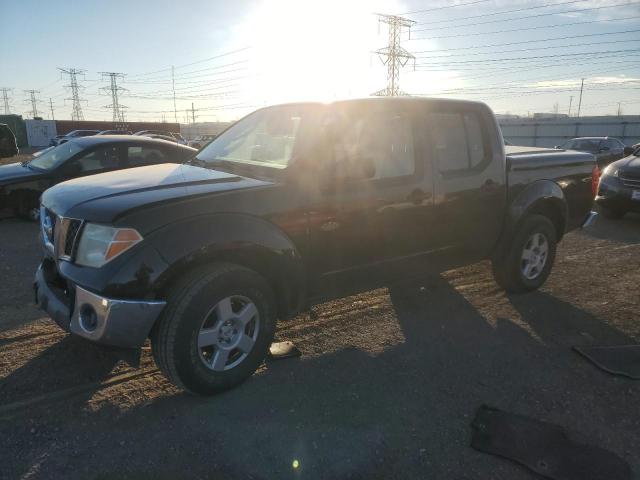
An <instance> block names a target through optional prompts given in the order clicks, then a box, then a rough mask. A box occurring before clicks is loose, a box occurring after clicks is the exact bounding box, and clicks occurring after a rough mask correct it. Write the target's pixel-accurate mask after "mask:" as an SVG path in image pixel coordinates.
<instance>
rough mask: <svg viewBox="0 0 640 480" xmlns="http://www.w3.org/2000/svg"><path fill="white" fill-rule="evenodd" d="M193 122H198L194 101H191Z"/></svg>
mask: <svg viewBox="0 0 640 480" xmlns="http://www.w3.org/2000/svg"><path fill="white" fill-rule="evenodd" d="M191 123H193V124H194V125H195V123H196V110H195V108H194V107H193V102H191Z"/></svg>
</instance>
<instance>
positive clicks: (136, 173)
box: [42, 163, 269, 222]
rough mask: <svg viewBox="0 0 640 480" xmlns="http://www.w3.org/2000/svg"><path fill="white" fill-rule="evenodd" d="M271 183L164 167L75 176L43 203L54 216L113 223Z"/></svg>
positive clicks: (197, 169)
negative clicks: (152, 208)
mask: <svg viewBox="0 0 640 480" xmlns="http://www.w3.org/2000/svg"><path fill="white" fill-rule="evenodd" d="M263 185H269V183H268V182H264V181H261V180H256V179H252V178H247V177H242V176H239V175H236V174H233V173H226V172H221V171H219V170H210V169H207V168H202V167H196V166H192V165H183V164H175V163H165V164H161V165H152V166H148V167H138V168H129V169H126V170H118V171H115V172H109V173H102V174H98V175H91V176H88V177H83V178H76V179H74V180H69V181H67V182H63V183H59V184H58V185H56V186H54V187H52V188H50V189H48V190H47V191H45V192H44V194H43V195H42V203H43V205H44V206H45V207H47V208H49V209H51V210H53V211H54V212H55V213H57V214H58V215H62V216H66V217H72V218H79V219H84V220H92V221H95V222H112V221H113V220H114V219H115V218H117V217H120V216H122V215H124V214H125V213H126V212H130V211H132V210H134V209H138V208H141V207H144V206H149V205H153V204H159V203H165V202H174V201H180V200H183V199H187V198H190V197H196V196H207V195H212V194H218V193H222V192H227V191H230V190H238V189H243V188H252V187H258V186H263Z"/></svg>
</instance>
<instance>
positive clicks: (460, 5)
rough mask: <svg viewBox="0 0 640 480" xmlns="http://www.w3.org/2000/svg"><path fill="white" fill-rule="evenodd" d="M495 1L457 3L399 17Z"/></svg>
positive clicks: (476, 0) (480, 0)
mask: <svg viewBox="0 0 640 480" xmlns="http://www.w3.org/2000/svg"><path fill="white" fill-rule="evenodd" d="M493 1H494V0H475V1H473V2H467V3H457V4H455V5H445V6H443V7H433V8H425V9H424V10H413V11H412V12H404V13H399V14H398V15H414V14H416V13H422V12H435V11H436V10H445V9H448V8H455V7H466V6H468V5H476V4H478V3H487V2H493Z"/></svg>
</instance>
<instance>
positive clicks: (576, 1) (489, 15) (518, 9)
mask: <svg viewBox="0 0 640 480" xmlns="http://www.w3.org/2000/svg"><path fill="white" fill-rule="evenodd" d="M587 1H588V0H570V1H568V2H557V3H545V4H544V5H536V6H534V7H525V8H516V9H513V10H503V11H500V12H491V13H482V14H480V15H471V16H465V17H464V18H463V20H470V19H472V18H483V17H493V16H495V15H506V14H507V13H516V12H524V11H528V10H537V9H540V8H548V7H557V6H560V5H568V4H571V3H582V2H587ZM458 20H460V19H459V18H446V19H442V20H434V21H429V22H418V25H435V24H437V23H448V22H457V21H458Z"/></svg>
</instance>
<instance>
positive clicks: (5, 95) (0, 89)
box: [0, 87, 12, 115]
mask: <svg viewBox="0 0 640 480" xmlns="http://www.w3.org/2000/svg"><path fill="white" fill-rule="evenodd" d="M11 90H12V89H11V88H8V87H0V92H2V106H3V107H4V114H5V115H9V114H10V113H11V105H9V100H10V98H9V92H11Z"/></svg>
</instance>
